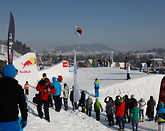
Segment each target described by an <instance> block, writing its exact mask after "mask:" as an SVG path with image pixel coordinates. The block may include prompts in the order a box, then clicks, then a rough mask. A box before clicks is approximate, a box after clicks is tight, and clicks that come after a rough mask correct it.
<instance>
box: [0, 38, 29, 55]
mask: <svg viewBox="0 0 165 131" xmlns="http://www.w3.org/2000/svg"><path fill="white" fill-rule="evenodd" d="M0 44H2V45H7V40H5V41H2V40H0ZM13 47H14V50H15V51H16V52H18V53H20V54H22V55H24V54H26V53H28V52H31V51H32V50H31V48H30V47H28V46H27V45H26V44H24V43H22V42H21V41H18V40H16V41H15V43H14V46H13Z"/></svg>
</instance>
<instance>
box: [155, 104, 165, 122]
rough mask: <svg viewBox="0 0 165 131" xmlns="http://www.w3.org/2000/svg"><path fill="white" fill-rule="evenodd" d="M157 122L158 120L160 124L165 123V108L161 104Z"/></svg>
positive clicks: (156, 118) (156, 117)
mask: <svg viewBox="0 0 165 131" xmlns="http://www.w3.org/2000/svg"><path fill="white" fill-rule="evenodd" d="M155 120H158V122H159V123H164V122H165V108H164V104H163V103H160V106H159V109H158V110H157V114H156V116H155Z"/></svg>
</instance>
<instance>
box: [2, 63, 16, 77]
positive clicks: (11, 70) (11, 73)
mask: <svg viewBox="0 0 165 131" xmlns="http://www.w3.org/2000/svg"><path fill="white" fill-rule="evenodd" d="M17 72H18V71H17V69H16V68H15V67H14V65H12V64H9V65H6V66H4V67H3V69H2V76H3V77H11V78H14V77H15V76H16V74H17Z"/></svg>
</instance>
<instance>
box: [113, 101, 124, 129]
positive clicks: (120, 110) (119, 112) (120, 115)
mask: <svg viewBox="0 0 165 131" xmlns="http://www.w3.org/2000/svg"><path fill="white" fill-rule="evenodd" d="M119 103H120V104H119V105H118V107H117V112H116V115H115V117H116V118H117V119H118V121H119V131H122V130H124V109H125V101H124V100H123V99H122V98H120V100H119Z"/></svg>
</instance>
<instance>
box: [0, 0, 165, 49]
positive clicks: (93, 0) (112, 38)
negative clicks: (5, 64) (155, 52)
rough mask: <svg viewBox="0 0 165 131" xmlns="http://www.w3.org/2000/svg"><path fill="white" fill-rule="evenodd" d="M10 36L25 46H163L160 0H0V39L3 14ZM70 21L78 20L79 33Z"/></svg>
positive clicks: (164, 1) (164, 6)
mask: <svg viewBox="0 0 165 131" xmlns="http://www.w3.org/2000/svg"><path fill="white" fill-rule="evenodd" d="M10 11H11V12H12V14H13V16H14V20H15V28H16V31H15V32H16V35H15V39H16V40H19V41H22V42H23V43H26V44H27V45H28V46H30V47H31V48H38V49H41V48H53V47H57V46H60V45H78V44H91V43H102V44H105V45H108V46H109V47H111V48H114V49H120V50H132V49H152V48H159V47H161V48H165V0H5V1H1V2H0V39H1V40H6V39H7V33H8V26H9V15H10ZM75 25H82V29H83V30H84V32H83V34H82V35H81V36H79V35H75V36H74V33H75V31H76V29H75Z"/></svg>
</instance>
